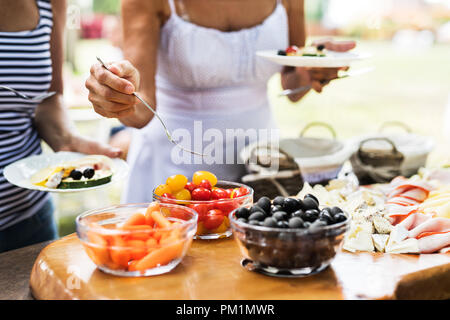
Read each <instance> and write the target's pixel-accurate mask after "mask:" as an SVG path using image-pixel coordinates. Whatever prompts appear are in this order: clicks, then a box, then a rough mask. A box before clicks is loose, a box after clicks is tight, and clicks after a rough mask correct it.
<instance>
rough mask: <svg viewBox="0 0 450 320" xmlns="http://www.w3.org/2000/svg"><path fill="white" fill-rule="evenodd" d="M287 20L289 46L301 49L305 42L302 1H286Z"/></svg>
mask: <svg viewBox="0 0 450 320" xmlns="http://www.w3.org/2000/svg"><path fill="white" fill-rule="evenodd" d="M286 2H287V5H286V9H287V14H288V20H289V44H290V45H291V46H293V45H295V46H297V47H300V48H301V47H303V46H304V45H305V41H306V26H305V9H304V1H303V0H286Z"/></svg>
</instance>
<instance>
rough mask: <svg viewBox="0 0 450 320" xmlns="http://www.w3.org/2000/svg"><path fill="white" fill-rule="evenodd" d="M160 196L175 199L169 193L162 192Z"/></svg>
mask: <svg viewBox="0 0 450 320" xmlns="http://www.w3.org/2000/svg"><path fill="white" fill-rule="evenodd" d="M162 197H163V198H169V199H175V197H174V196H173V194H171V193H163V195H162Z"/></svg>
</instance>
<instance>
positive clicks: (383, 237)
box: [372, 234, 389, 252]
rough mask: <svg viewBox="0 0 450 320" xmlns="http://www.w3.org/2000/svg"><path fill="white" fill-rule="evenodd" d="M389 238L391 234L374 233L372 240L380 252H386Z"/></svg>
mask: <svg viewBox="0 0 450 320" xmlns="http://www.w3.org/2000/svg"><path fill="white" fill-rule="evenodd" d="M388 239H389V235H387V234H373V235H372V240H373V244H374V246H375V249H377V251H379V252H384V248H385V247H386V244H387V241H388Z"/></svg>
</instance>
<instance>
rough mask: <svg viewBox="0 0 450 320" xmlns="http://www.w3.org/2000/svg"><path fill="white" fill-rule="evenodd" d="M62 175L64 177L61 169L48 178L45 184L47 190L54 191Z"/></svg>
mask: <svg viewBox="0 0 450 320" xmlns="http://www.w3.org/2000/svg"><path fill="white" fill-rule="evenodd" d="M63 175H64V169H62V170H60V171H58V172H55V173H54V174H52V175H51V176H50V177H49V178H48V180H47V182H46V183H45V186H46V187H47V188H52V189H55V188H56V187H58V185H59V184H60V183H61V180H62V177H63Z"/></svg>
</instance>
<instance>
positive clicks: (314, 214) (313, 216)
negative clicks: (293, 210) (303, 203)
mask: <svg viewBox="0 0 450 320" xmlns="http://www.w3.org/2000/svg"><path fill="white" fill-rule="evenodd" d="M318 217H319V211H318V210H315V209H313V210H306V211H305V215H304V218H302V219H303V220H305V221H309V222H314V221H316V220H317V218H318Z"/></svg>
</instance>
